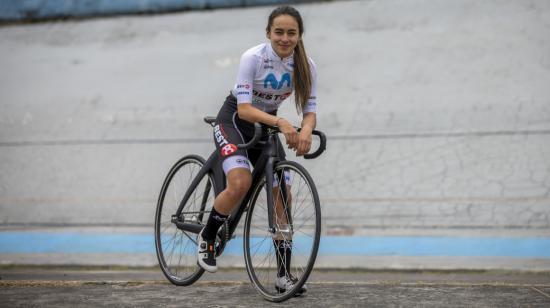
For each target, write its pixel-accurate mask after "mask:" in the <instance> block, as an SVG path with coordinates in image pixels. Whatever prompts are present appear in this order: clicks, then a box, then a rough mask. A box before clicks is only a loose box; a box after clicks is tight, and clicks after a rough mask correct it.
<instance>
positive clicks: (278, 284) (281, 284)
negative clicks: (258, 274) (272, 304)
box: [275, 276, 307, 296]
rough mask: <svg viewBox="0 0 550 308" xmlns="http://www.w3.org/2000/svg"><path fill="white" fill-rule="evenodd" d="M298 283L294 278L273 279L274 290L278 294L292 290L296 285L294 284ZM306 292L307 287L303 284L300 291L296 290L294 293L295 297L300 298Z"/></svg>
mask: <svg viewBox="0 0 550 308" xmlns="http://www.w3.org/2000/svg"><path fill="white" fill-rule="evenodd" d="M297 281H298V279H296V278H294V277H293V276H290V277H289V276H283V277H278V276H277V278H276V279H275V289H276V290H277V291H278V292H279V293H285V292H286V290H289V289H292V288H293V287H294V285H295V284H296V282H297ZM306 291H307V287H306V285H305V284H304V285H303V286H302V287H301V288H300V290H298V291H297V292H296V294H295V295H296V296H300V295H302V294H304V293H306Z"/></svg>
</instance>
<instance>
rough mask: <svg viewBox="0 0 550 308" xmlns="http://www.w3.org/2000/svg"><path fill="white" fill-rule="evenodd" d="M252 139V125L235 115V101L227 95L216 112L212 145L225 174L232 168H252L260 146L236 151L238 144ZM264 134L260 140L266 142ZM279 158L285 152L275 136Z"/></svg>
mask: <svg viewBox="0 0 550 308" xmlns="http://www.w3.org/2000/svg"><path fill="white" fill-rule="evenodd" d="M253 137H254V124H252V123H250V122H248V121H245V120H242V119H241V118H239V115H238V114H237V99H236V98H235V96H233V95H229V96H228V97H227V98H226V99H225V102H224V104H223V106H222V108H221V109H220V111H219V112H218V116H217V118H216V125H215V126H214V143H215V144H216V149H217V150H218V151H219V153H220V156H221V157H222V159H221V162H222V167H223V170H224V172H225V174H227V173H228V172H229V170H231V169H233V168H248V169H250V167H251V164H252V166H254V165H255V164H256V162H257V161H258V158H259V156H260V154H261V152H262V148H261V145H258V146H256V147H253V148H251V149H248V150H242V149H237V145H238V144H243V143H247V142H248V141H250V140H251V139H252V138H253ZM266 138H267V135H266V134H265V129H264V133H263V136H262V140H266ZM277 143H278V147H277V148H278V151H279V157H280V158H281V159H283V160H284V159H285V157H286V155H285V150H284V148H283V145H282V143H281V141H280V140H279V137H278V136H277Z"/></svg>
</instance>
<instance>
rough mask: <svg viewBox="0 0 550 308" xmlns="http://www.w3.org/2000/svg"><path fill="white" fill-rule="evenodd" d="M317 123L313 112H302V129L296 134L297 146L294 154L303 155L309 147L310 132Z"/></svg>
mask: <svg viewBox="0 0 550 308" xmlns="http://www.w3.org/2000/svg"><path fill="white" fill-rule="evenodd" d="M316 125H317V115H316V113H315V112H308V113H306V114H304V119H303V120H302V130H301V131H300V134H299V136H298V146H297V148H296V155H298V156H299V155H304V154H307V153H308V152H309V150H310V149H311V132H312V131H313V130H314V129H315V126H316Z"/></svg>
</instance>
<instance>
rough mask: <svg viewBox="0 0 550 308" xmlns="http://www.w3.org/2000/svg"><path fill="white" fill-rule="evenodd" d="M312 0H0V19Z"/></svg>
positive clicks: (170, 10) (168, 10) (150, 11)
mask: <svg viewBox="0 0 550 308" xmlns="http://www.w3.org/2000/svg"><path fill="white" fill-rule="evenodd" d="M299 2H312V0H94V1H89V0H0V21H16V20H44V19H54V18H68V17H91V16H104V15H115V14H138V13H140V14H142V13H164V12H173V11H183V10H201V9H214V8H228V7H246V6H255V5H266V4H276V3H299Z"/></svg>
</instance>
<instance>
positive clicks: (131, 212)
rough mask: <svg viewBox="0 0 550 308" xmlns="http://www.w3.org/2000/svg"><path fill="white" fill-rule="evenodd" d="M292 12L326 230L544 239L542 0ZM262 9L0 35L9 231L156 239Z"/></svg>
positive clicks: (0, 168) (546, 168)
mask: <svg viewBox="0 0 550 308" xmlns="http://www.w3.org/2000/svg"><path fill="white" fill-rule="evenodd" d="M298 8H299V10H300V11H301V12H302V14H303V16H304V18H305V21H306V36H305V38H304V39H305V43H306V46H307V48H308V52H309V54H310V56H311V57H313V58H314V59H315V61H316V63H317V65H318V71H319V94H318V97H319V116H318V122H319V129H321V130H323V131H325V132H326V133H327V135H328V136H329V144H328V150H327V152H326V155H324V156H322V157H321V158H319V159H317V160H315V161H303V160H300V162H301V163H303V164H305V165H306V166H307V167H308V168H309V170H310V171H311V173H312V174H313V176H314V178H315V180H316V182H317V186H318V188H319V191H320V194H321V199H322V203H323V215H324V216H323V218H324V224H325V228H324V230H325V232H326V234H333V235H338V234H340V235H364V234H397V235H411V234H412V235H415V234H416V235H418V234H420V235H422V234H424V235H426V234H427V235H448V234H451V235H460V236H482V235H491V236H504V237H508V236H512V237H514V236H535V237H548V236H549V234H550V232H549V230H550V87H549V86H548V85H549V84H550V2H548V1H544V0H538V1H536V0H533V1H482V2H480V1H474V0H462V1H433V0H414V1H377V0H373V1H349V2H348V1H345V2H331V3H317V4H308V5H299V6H298ZM269 11H270V8H269V7H267V8H266V7H255V8H247V9H226V10H214V11H201V12H186V13H177V14H167V15H156V16H147V17H123V18H114V19H96V20H89V21H81V22H78V21H68V22H63V23H59V22H51V23H41V24H33V25H22V26H7V27H2V28H0V42H1V44H0V67H2V70H1V71H0V106H1V110H2V111H1V112H0V213H1V214H0V225H1V226H2V228H3V229H13V228H24V229H25V228H29V227H31V226H32V227H36V226H42V227H56V228H59V227H70V226H72V227H78V228H80V230H82V228H85V227H98V226H103V227H105V226H107V227H114V226H128V227H146V228H149V227H150V226H152V223H153V216H154V210H155V202H156V198H157V194H158V191H159V189H160V186H161V184H162V181H163V178H164V175H165V174H166V172H167V171H168V169H169V168H170V166H171V164H172V163H174V162H175V161H176V160H177V159H178V158H179V157H180V156H182V155H185V154H188V153H199V154H201V155H205V156H206V155H208V153H209V152H210V151H212V149H213V145H212V144H211V142H210V140H211V137H210V134H211V131H210V129H209V127H208V126H207V125H206V124H203V123H202V120H201V119H202V117H203V116H204V115H213V114H215V113H216V112H217V110H218V108H219V106H220V104H221V103H222V102H223V98H224V97H225V95H226V94H227V92H228V90H229V89H230V88H231V87H232V85H233V82H234V79H235V75H236V69H237V65H238V60H239V57H240V54H241V53H242V52H243V51H244V50H245V49H247V48H248V47H250V46H253V45H255V44H258V43H259V42H262V41H264V40H265V36H264V33H263V31H264V30H263V29H264V28H265V21H266V18H267V15H268V13H269ZM292 104H293V103H292V102H289V103H287V104H285V105H284V106H283V108H282V111H281V112H282V114H283V115H285V116H287V117H288V118H290V119H291V120H292V121H294V123H299V117H298V116H297V115H296V114H295V111H294V109H293V107H292ZM148 230H149V229H147V231H148Z"/></svg>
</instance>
